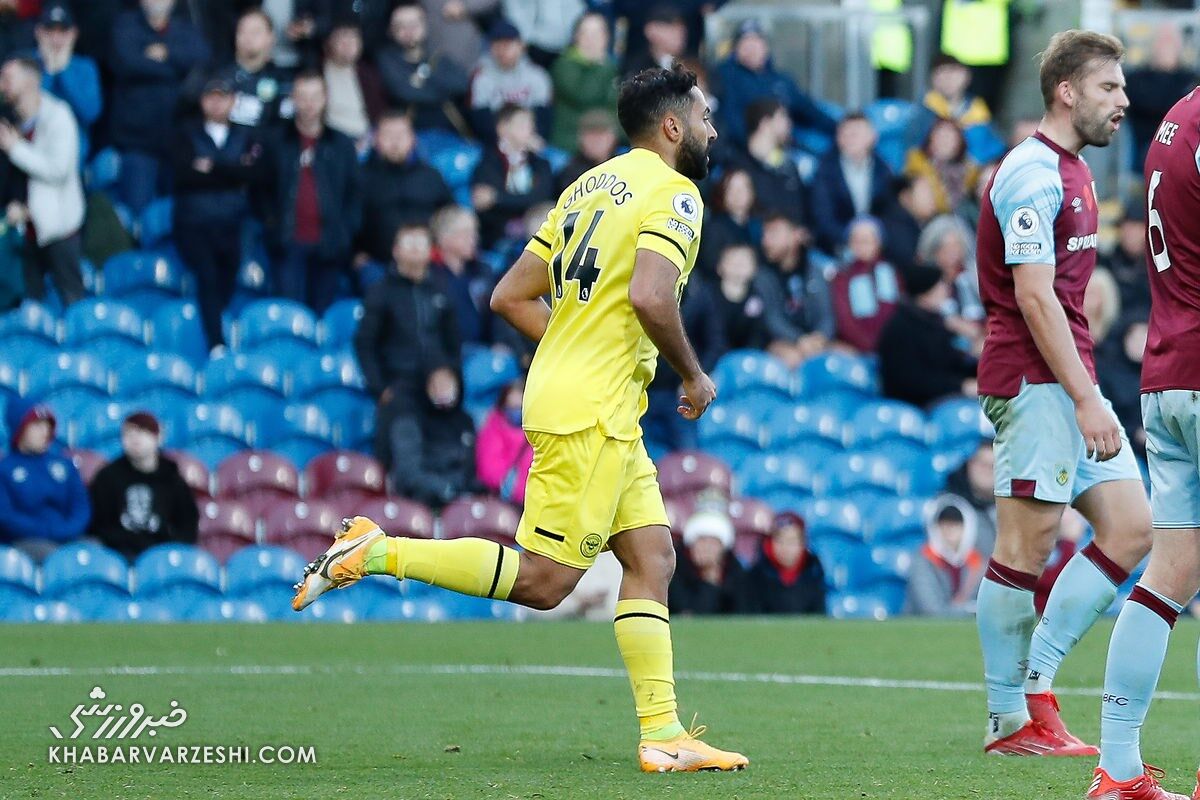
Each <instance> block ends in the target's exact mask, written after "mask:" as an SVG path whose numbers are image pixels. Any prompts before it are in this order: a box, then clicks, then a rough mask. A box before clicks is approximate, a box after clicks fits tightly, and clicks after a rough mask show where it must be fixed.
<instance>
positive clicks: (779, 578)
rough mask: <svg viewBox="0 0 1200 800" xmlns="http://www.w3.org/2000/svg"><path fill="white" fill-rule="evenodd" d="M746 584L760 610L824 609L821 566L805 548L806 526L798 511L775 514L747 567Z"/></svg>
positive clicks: (812, 611) (817, 611) (820, 611)
mask: <svg viewBox="0 0 1200 800" xmlns="http://www.w3.org/2000/svg"><path fill="white" fill-rule="evenodd" d="M750 585H751V587H752V588H753V589H754V593H755V600H756V603H755V610H756V611H757V612H758V613H760V614H824V613H825V569H824V568H823V567H822V566H821V560H820V559H819V558H817V554H816V553H814V552H812V551H811V550H809V549H808V530H807V528H806V527H805V525H804V520H803V519H802V518H801V517H800V516H799V515H798V514H793V513H791V512H784V513H782V514H780V515H779V516H777V517H775V522H774V524H772V525H771V535H770V536H769V537H767V538H766V539H764V540H763V543H762V553H761V555H760V556H759V559H758V562H757V563H756V564H755V565H754V567H753V568H752V569H751V570H750Z"/></svg>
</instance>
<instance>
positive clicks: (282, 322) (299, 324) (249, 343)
mask: <svg viewBox="0 0 1200 800" xmlns="http://www.w3.org/2000/svg"><path fill="white" fill-rule="evenodd" d="M233 334H234V335H233V340H232V341H233V343H234V348H235V349H237V350H246V351H248V350H251V349H253V348H255V347H256V346H258V345H261V344H262V343H263V342H269V341H271V340H272V339H303V340H304V341H306V342H309V343H311V344H312V346H313V347H314V348H316V346H317V318H316V317H315V316H314V315H313V312H312V311H311V310H309V308H308V306H306V305H304V304H302V303H297V302H295V301H293V300H281V299H269V300H256V301H254V302H253V303H250V304H249V305H248V306H246V307H245V308H243V309H242V310H241V312H240V313H239V314H238V317H237V320H236V321H235V322H234V326H233Z"/></svg>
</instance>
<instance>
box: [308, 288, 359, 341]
mask: <svg viewBox="0 0 1200 800" xmlns="http://www.w3.org/2000/svg"><path fill="white" fill-rule="evenodd" d="M362 315H363V304H362V301H361V300H359V299H357V298H348V299H344V300H338V301H336V302H335V303H334V304H333V305H331V306H330V307H329V308H327V309H325V314H324V316H322V317H321V327H320V329H319V330H320V337H319V338H320V341H321V346H322V347H324V348H325V349H327V350H341V349H343V348H347V347H349V346H350V343H351V342H352V341H353V339H354V332H355V331H356V330H358V322H359V320H361V319H362Z"/></svg>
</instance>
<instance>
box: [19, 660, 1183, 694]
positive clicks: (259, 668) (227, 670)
mask: <svg viewBox="0 0 1200 800" xmlns="http://www.w3.org/2000/svg"><path fill="white" fill-rule="evenodd" d="M341 674H356V675H538V676H546V677H561V678H614V679H620V680H626V679H627V677H628V676H627V675H626V674H625V671H624V670H621V669H610V668H607V667H568V666H549V665H537V664H527V665H523V664H519V665H512V666H506V665H502V664H381V665H378V666H364V665H360V664H312V665H310V664H275V665H255V664H242V665H239V664H230V665H215V664H214V665H205V666H141V667H134V666H130V667H0V678H74V677H87V676H93V677H95V676H106V675H132V676H155V675H239V676H240V675H249V676H256V675H266V676H278V675H341ZM675 677H676V678H678V679H680V680H689V681H704V682H712V683H773V684H780V685H785V686H844V687H850V688H856V689H917V690H922V691H933V692H982V691H983V686H982V685H981V684H978V683H966V682H955V681H923V680H903V679H897V678H870V677H864V678H855V677H850V676H845V675H790V674H786V673H776V672H693V671H690V670H683V671H679V672H676V673H675ZM1054 691H1055V693H1056V694H1059V695H1076V696H1081V697H1094V696H1097V695H1099V694H1100V693H1101V692H1102V691H1103V690H1102V689H1100V688H1093V687H1056V688H1055V690H1054ZM1154 698H1155V699H1156V700H1183V701H1188V702H1194V701H1197V700H1200V693H1197V692H1156V693H1155V695H1154Z"/></svg>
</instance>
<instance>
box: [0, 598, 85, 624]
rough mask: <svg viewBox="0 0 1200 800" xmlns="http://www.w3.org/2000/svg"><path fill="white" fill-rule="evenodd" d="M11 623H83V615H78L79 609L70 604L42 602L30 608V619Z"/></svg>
mask: <svg viewBox="0 0 1200 800" xmlns="http://www.w3.org/2000/svg"><path fill="white" fill-rule="evenodd" d="M13 621H14V622H16V621H24V622H50V623H55V624H62V623H67V622H83V615H82V614H80V613H79V609H77V608H76V607H75V606H73V605H71V604H70V603H62V602H57V601H42V602H39V603H37V604H35V605H34V606H33V607H32V609H31V617H30V618H28V619H25V620H13Z"/></svg>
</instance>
